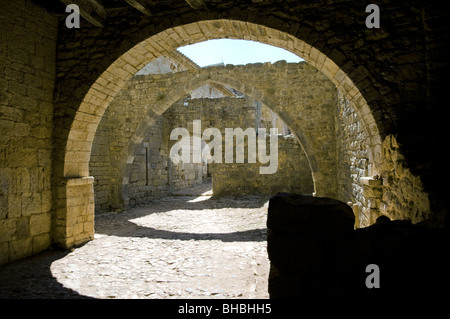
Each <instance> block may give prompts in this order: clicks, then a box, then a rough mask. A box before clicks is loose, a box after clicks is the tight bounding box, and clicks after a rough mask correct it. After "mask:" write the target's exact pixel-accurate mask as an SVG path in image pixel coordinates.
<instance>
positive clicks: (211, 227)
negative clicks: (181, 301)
mask: <svg viewBox="0 0 450 319" xmlns="http://www.w3.org/2000/svg"><path fill="white" fill-rule="evenodd" d="M210 189H211V184H203V185H199V186H197V187H194V188H191V189H188V190H184V191H180V192H178V193H176V194H173V195H172V196H169V197H166V198H163V199H161V200H159V201H155V202H153V203H150V204H148V205H145V206H140V207H136V208H133V209H130V210H128V211H127V212H123V213H105V214H99V215H98V216H96V220H95V223H96V224H95V225H96V226H95V228H96V234H95V239H94V240H93V241H91V242H89V243H87V244H85V245H83V246H81V247H79V248H76V249H74V250H73V251H71V252H67V251H66V252H62V251H47V252H44V253H42V254H40V255H38V256H34V257H31V258H28V259H25V260H21V261H18V262H15V263H12V264H9V265H4V266H0V298H85V297H93V298H268V297H269V296H268V292H267V277H268V271H269V261H268V258H267V251H266V236H267V233H266V215H267V213H266V212H267V205H268V198H267V197H264V196H247V197H245V198H234V197H222V198H217V199H215V198H210V197H211V196H210V195H211V190H210Z"/></svg>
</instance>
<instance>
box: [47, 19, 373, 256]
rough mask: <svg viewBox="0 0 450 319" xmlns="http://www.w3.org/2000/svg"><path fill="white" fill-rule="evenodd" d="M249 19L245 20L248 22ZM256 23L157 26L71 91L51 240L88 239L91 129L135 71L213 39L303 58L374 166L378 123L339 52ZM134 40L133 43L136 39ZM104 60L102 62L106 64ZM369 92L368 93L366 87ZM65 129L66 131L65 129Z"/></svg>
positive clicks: (59, 139)
mask: <svg viewBox="0 0 450 319" xmlns="http://www.w3.org/2000/svg"><path fill="white" fill-rule="evenodd" d="M235 13H236V12H235ZM201 18H202V17H201V15H200V16H199V19H201ZM254 18H255V17H253V18H247V19H244V20H253V19H254ZM261 18H263V16H262V15H261V16H258V17H257V18H256V20H260V19H261ZM260 22H261V24H255V23H251V22H244V21H238V20H225V19H218V20H209V21H199V22H193V23H187V24H183V25H179V26H175V27H164V26H162V29H164V31H162V32H159V33H157V34H154V35H151V36H150V37H147V38H146V39H145V40H143V41H141V42H139V43H137V44H135V45H134V46H132V45H130V43H125V44H124V46H127V49H128V50H126V49H125V50H124V49H123V48H121V50H123V51H126V52H125V53H123V54H122V55H121V56H120V57H118V58H117V59H116V60H114V62H112V63H111V64H109V66H108V67H105V68H104V71H103V72H101V74H100V75H99V76H98V77H97V78H96V79H95V81H93V83H92V84H91V85H90V84H89V82H87V83H85V84H83V85H81V86H80V87H79V88H77V89H76V90H75V92H74V94H73V98H71V99H68V100H67V101H66V103H68V104H69V107H68V111H67V112H69V113H71V114H73V120H72V119H71V118H70V116H69V117H68V118H67V117H64V116H63V119H60V117H61V115H60V114H58V111H57V112H56V117H57V118H58V120H59V121H63V122H64V125H63V126H58V125H57V127H56V128H55V132H54V134H55V140H56V141H55V142H56V148H57V150H56V153H55V159H56V162H62V163H63V166H62V167H61V166H59V164H55V165H56V167H55V169H54V171H55V183H57V185H58V189H57V190H56V195H57V196H56V198H55V202H56V203H57V205H56V214H55V216H54V223H53V225H54V241H55V242H56V243H57V244H59V245H61V246H63V247H70V246H73V245H77V244H80V243H82V242H85V241H87V240H90V239H92V238H93V233H94V231H93V214H94V199H93V189H92V183H93V179H92V178H90V177H89V158H90V152H91V147H92V142H93V139H94V135H95V131H96V128H97V126H98V124H99V122H100V119H101V117H102V115H103V113H104V112H105V110H106V108H107V107H108V105H109V103H110V102H111V101H112V100H113V98H114V96H115V95H116V94H117V93H118V92H119V90H120V89H121V88H122V87H123V85H124V84H125V82H126V81H127V80H128V79H130V78H131V77H132V76H133V75H134V74H135V73H136V72H137V71H138V70H139V69H140V68H142V67H143V66H144V65H146V64H147V63H149V62H151V61H152V60H153V59H155V58H156V57H158V56H161V55H163V54H164V52H167V51H170V50H174V49H176V48H177V47H179V46H183V45H186V44H191V43H195V42H200V41H203V40H207V39H213V38H234V39H250V40H255V41H259V42H262V43H266V44H270V45H275V46H278V47H281V48H284V49H287V50H289V51H291V52H292V53H294V54H297V55H298V56H300V57H302V58H303V59H305V60H306V61H307V62H308V63H310V64H311V65H313V66H314V67H316V68H317V69H318V70H321V71H322V72H323V73H324V74H325V75H326V76H327V77H328V78H329V79H330V80H331V81H333V83H334V84H335V85H336V86H337V87H338V88H339V89H340V90H341V91H342V92H343V94H344V96H345V97H346V98H347V99H348V100H349V101H350V103H351V104H352V105H354V107H355V110H356V112H357V113H358V115H359V117H360V118H361V120H362V122H363V123H364V126H365V127H366V128H367V131H368V136H369V139H370V143H369V144H370V150H371V152H370V154H371V161H372V162H373V163H377V162H379V160H380V156H381V154H380V153H381V137H380V134H379V131H378V126H377V123H376V122H375V119H374V116H373V114H372V112H371V109H370V108H369V105H368V104H367V102H366V99H365V98H364V96H363V94H362V93H361V92H360V90H359V89H358V87H357V86H356V85H355V83H354V82H353V81H352V80H351V78H350V77H349V76H348V75H347V74H346V73H345V72H344V71H343V70H342V69H341V68H340V67H339V65H338V64H336V63H335V62H334V61H333V57H335V56H336V58H338V57H339V58H338V59H339V61H337V62H338V63H341V64H343V63H344V61H343V59H342V57H340V56H339V53H338V52H335V51H331V52H330V53H329V56H330V57H331V58H330V57H329V56H327V55H325V54H323V53H322V52H321V51H320V50H319V49H317V48H316V47H315V46H311V45H310V44H308V43H306V42H305V41H302V40H301V39H299V38H298V37H296V36H294V35H291V34H289V33H287V32H284V31H279V30H277V29H276V28H270V27H267V26H264V20H260ZM278 27H280V26H278ZM280 28H281V27H280ZM292 33H294V34H295V33H296V32H292ZM139 37H143V33H142V32H141V33H139V35H138V38H139ZM133 40H136V37H135V38H133ZM336 54H337V55H336ZM109 59H110V58H108V59H106V62H103V63H108V61H109ZM100 67H102V66H100ZM362 69H364V68H362ZM360 71H361V70H360ZM362 71H365V72H359V74H363V75H364V73H367V70H365V69H364V70H362ZM366 76H367V74H366ZM358 80H359V81H360V82H361V83H365V81H366V80H367V79H366V77H365V76H362V77H361V75H359V76H358ZM62 85H64V84H62ZM368 90H369V91H370V90H371V87H369V88H368ZM366 92H367V90H366ZM366 94H367V93H366ZM63 100H64V99H62V101H63ZM77 101H79V102H77ZM61 103H62V102H61ZM59 112H61V111H59ZM58 115H59V117H58ZM68 127H70V130H69V131H68V132H67V131H65V129H66V128H68ZM65 136H67V138H65ZM376 171H377V167H376V165H373V166H372V172H371V173H376Z"/></svg>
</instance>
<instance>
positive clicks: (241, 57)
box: [178, 39, 303, 67]
mask: <svg viewBox="0 0 450 319" xmlns="http://www.w3.org/2000/svg"><path fill="white" fill-rule="evenodd" d="M178 51H180V52H181V53H183V54H184V55H185V56H187V57H188V58H189V59H191V60H192V61H194V62H195V63H197V64H198V65H199V66H200V67H204V66H207V65H211V64H217V63H222V62H223V63H224V64H234V65H238V64H247V63H258V62H272V63H274V62H277V61H280V60H286V61H287V62H300V61H303V59H301V58H300V57H298V56H297V55H295V54H293V53H291V52H289V51H286V50H284V49H281V48H277V47H274V46H271V45H268V44H263V43H259V42H255V41H247V40H234V39H217V40H208V41H204V42H199V43H196V44H192V45H187V46H184V47H180V48H178Z"/></svg>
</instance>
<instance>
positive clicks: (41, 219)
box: [30, 213, 51, 236]
mask: <svg viewBox="0 0 450 319" xmlns="http://www.w3.org/2000/svg"><path fill="white" fill-rule="evenodd" d="M50 230H51V216H50V214H48V213H46V214H37V215H31V216H30V235H31V236H35V235H40V234H43V233H50Z"/></svg>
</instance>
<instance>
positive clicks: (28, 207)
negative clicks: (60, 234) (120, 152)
mask: <svg viewBox="0 0 450 319" xmlns="http://www.w3.org/2000/svg"><path fill="white" fill-rule="evenodd" d="M0 19H1V21H2V23H1V24H2V26H1V28H0V72H1V74H2V75H1V78H0V136H1V137H0V264H2V263H6V262H10V261H13V260H16V259H19V258H23V257H26V256H29V255H31V254H35V253H37V252H39V251H42V250H43V249H46V248H47V247H48V246H49V245H50V244H51V242H52V238H51V229H52V227H51V224H52V218H51V209H52V185H51V165H52V158H51V154H52V131H53V127H52V124H53V121H52V117H53V88H54V80H55V58H56V57H55V52H56V51H55V48H56V33H57V32H56V31H57V20H56V18H55V17H53V16H51V15H50V14H48V13H47V12H46V11H45V10H44V9H42V8H40V7H38V6H36V5H33V4H32V3H30V2H29V1H23V0H22V1H13V2H7V1H1V2H0Z"/></svg>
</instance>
